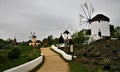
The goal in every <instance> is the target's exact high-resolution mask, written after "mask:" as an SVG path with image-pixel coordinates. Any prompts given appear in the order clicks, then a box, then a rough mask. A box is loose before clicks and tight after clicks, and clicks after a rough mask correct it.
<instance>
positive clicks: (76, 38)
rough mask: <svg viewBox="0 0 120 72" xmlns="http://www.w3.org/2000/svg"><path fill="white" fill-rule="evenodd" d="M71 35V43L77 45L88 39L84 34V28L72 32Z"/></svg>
mask: <svg viewBox="0 0 120 72" xmlns="http://www.w3.org/2000/svg"><path fill="white" fill-rule="evenodd" d="M72 37H73V43H74V44H75V45H78V46H80V45H83V43H84V42H85V41H87V40H88V39H89V38H88V37H87V36H86V35H85V30H82V31H80V32H76V33H74V34H73V35H72Z"/></svg>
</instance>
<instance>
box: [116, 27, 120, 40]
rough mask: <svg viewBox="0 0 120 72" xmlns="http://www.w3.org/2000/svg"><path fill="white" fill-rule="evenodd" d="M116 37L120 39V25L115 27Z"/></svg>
mask: <svg viewBox="0 0 120 72" xmlns="http://www.w3.org/2000/svg"><path fill="white" fill-rule="evenodd" d="M115 37H116V38H118V39H120V26H118V27H116V28H115Z"/></svg>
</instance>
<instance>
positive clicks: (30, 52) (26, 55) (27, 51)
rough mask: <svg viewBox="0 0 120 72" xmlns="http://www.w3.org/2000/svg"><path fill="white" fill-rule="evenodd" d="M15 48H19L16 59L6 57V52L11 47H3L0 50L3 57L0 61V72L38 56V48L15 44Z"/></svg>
mask: <svg viewBox="0 0 120 72" xmlns="http://www.w3.org/2000/svg"><path fill="white" fill-rule="evenodd" d="M13 48H14V47H13ZM15 48H17V49H19V50H20V53H21V54H20V57H19V58H18V59H8V57H7V54H8V52H10V51H11V50H12V49H5V50H1V51H0V55H1V56H2V57H4V59H3V60H5V61H3V62H1V63H0V72H2V71H4V70H6V69H10V68H12V67H15V66H18V65H21V64H24V63H26V62H28V61H31V60H33V59H35V58H37V57H39V56H40V50H39V49H38V50H37V49H35V48H33V47H31V46H15Z"/></svg>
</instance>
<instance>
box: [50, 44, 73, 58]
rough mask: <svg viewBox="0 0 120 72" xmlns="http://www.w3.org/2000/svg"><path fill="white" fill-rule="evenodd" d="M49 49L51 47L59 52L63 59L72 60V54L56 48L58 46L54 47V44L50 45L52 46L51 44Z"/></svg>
mask: <svg viewBox="0 0 120 72" xmlns="http://www.w3.org/2000/svg"><path fill="white" fill-rule="evenodd" d="M51 49H53V50H54V51H56V52H57V53H59V54H61V55H62V57H63V58H64V59H65V60H72V56H71V55H68V54H66V53H65V52H64V51H62V50H60V49H58V47H56V46H55V45H52V46H51Z"/></svg>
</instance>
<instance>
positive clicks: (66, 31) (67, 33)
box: [58, 24, 71, 40]
mask: <svg viewBox="0 0 120 72" xmlns="http://www.w3.org/2000/svg"><path fill="white" fill-rule="evenodd" d="M70 26H71V24H69V25H68V27H67V28H65V27H64V26H59V27H58V28H59V29H60V30H62V31H63V33H62V36H63V38H64V40H68V39H70V38H71V36H70V32H69V31H68V29H69V28H70Z"/></svg>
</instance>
